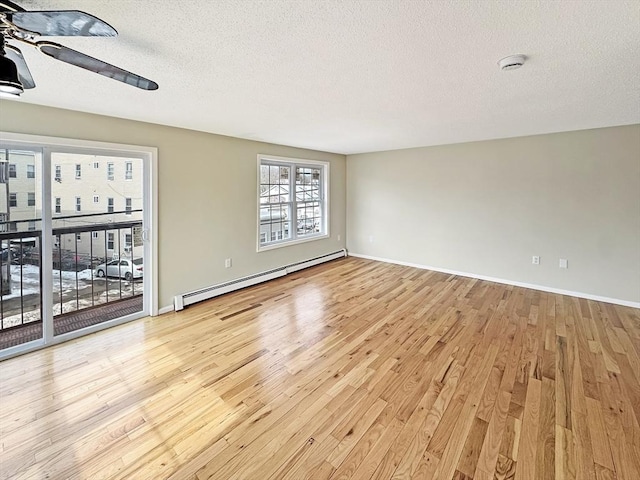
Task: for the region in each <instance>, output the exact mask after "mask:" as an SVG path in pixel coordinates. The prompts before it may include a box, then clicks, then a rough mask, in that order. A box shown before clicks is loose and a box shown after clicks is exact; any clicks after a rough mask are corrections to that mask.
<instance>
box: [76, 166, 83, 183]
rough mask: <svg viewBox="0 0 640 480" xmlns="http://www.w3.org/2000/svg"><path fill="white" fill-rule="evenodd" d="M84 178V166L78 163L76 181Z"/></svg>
mask: <svg viewBox="0 0 640 480" xmlns="http://www.w3.org/2000/svg"><path fill="white" fill-rule="evenodd" d="M81 178H82V165H81V164H80V163H76V180H80V179H81Z"/></svg>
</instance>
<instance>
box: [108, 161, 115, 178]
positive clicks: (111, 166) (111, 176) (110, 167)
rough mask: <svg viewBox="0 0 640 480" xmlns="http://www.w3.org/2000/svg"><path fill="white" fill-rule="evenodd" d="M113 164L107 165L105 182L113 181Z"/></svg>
mask: <svg viewBox="0 0 640 480" xmlns="http://www.w3.org/2000/svg"><path fill="white" fill-rule="evenodd" d="M113 177H114V175H113V163H107V180H113Z"/></svg>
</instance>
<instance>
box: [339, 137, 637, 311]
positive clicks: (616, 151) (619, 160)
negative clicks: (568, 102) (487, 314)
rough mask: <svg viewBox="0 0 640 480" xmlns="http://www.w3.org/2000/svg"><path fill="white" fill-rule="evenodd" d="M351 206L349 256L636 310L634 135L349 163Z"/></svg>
mask: <svg viewBox="0 0 640 480" xmlns="http://www.w3.org/2000/svg"><path fill="white" fill-rule="evenodd" d="M347 206H348V208H347V247H348V249H349V252H350V253H358V254H363V255H370V256H375V257H379V258H386V259H391V260H394V261H403V262H409V263H415V264H420V265H425V266H431V267H438V268H442V269H449V270H455V271H459V272H466V273H470V274H475V275H483V276H490V277H495V278H499V279H503V280H508V281H512V282H523V283H529V284H535V285H539V286H543V287H551V288H556V289H562V290H569V291H573V292H580V293H583V294H590V295H595V296H603V297H609V298H613V299H619V300H625V301H630V302H640V125H632V126H625V127H615V128H604V129H597V130H584V131H578V132H568V133H559V134H552V135H539V136H531V137H522V138H513V139H505V140H494V141H486V142H474V143H466V144H458V145H448V146H440V147H428V148H416V149H408V150H399V151H388V152H378V153H371V154H362V155H350V156H348V157H347ZM370 240H372V241H370ZM533 255H539V256H540V257H541V263H540V265H537V266H536V265H532V263H531V257H532V256H533ZM560 258H566V259H568V261H569V268H568V269H566V270H564V269H560V268H558V261H559V259H560Z"/></svg>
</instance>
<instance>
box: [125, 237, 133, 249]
mask: <svg viewBox="0 0 640 480" xmlns="http://www.w3.org/2000/svg"><path fill="white" fill-rule="evenodd" d="M131 238H132V237H131V234H130V233H126V234H125V235H124V251H125V252H130V251H131Z"/></svg>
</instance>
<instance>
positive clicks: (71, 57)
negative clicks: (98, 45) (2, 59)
mask: <svg viewBox="0 0 640 480" xmlns="http://www.w3.org/2000/svg"><path fill="white" fill-rule="evenodd" d="M36 45H37V47H38V49H40V51H41V52H42V53H44V54H45V55H49V56H50V57H53V58H55V59H56V60H60V61H61V62H65V63H70V64H71V65H75V66H76V67H80V68H84V69H85V70H89V71H91V72H95V73H99V74H100V75H104V76H105V77H109V78H113V79H114V80H117V81H119V82H123V83H127V84H129V85H133V86H134V87H138V88H141V89H143V90H157V89H158V84H157V83H156V82H154V81H152V80H149V79H147V78H144V77H141V76H140V75H136V74H135V73H131V72H127V71H126V70H123V69H121V68H119V67H116V66H114V65H111V64H109V63H106V62H103V61H102V60H98V59H97V58H93V57H90V56H89V55H85V54H84V53H81V52H78V51H76V50H72V49H71V48H67V47H64V46H62V45H59V44H57V43H53V42H36Z"/></svg>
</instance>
